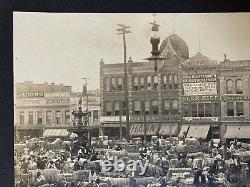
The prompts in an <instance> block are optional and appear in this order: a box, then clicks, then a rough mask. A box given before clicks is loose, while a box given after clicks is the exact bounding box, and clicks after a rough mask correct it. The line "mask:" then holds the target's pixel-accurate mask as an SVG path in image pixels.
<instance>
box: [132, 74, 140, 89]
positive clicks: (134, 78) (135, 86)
mask: <svg viewBox="0 0 250 187" xmlns="http://www.w3.org/2000/svg"><path fill="white" fill-rule="evenodd" d="M133 86H134V91H138V90H139V81H138V77H137V76H134V77H133Z"/></svg>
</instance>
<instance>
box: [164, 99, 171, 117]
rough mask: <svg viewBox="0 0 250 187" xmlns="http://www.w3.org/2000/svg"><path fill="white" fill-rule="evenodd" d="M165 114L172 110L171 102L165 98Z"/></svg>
mask: <svg viewBox="0 0 250 187" xmlns="http://www.w3.org/2000/svg"><path fill="white" fill-rule="evenodd" d="M162 112H163V114H169V112H170V103H169V101H168V100H164V102H163V111H162Z"/></svg>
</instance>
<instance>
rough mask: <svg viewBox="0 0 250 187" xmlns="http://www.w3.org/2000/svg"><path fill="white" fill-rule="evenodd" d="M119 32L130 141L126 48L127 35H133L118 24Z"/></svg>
mask: <svg viewBox="0 0 250 187" xmlns="http://www.w3.org/2000/svg"><path fill="white" fill-rule="evenodd" d="M118 27H119V28H118V29H116V31H118V34H119V35H122V38H123V50H124V51H123V54H124V89H125V108H126V138H127V140H128V141H129V140H130V134H129V129H130V127H129V106H128V104H129V98H128V97H129V95H128V74H127V47H126V34H129V33H131V31H129V30H128V29H129V28H131V27H130V26H126V25H124V24H118Z"/></svg>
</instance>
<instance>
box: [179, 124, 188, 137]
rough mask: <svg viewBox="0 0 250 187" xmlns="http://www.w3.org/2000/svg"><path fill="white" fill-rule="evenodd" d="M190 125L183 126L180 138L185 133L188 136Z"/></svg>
mask: <svg viewBox="0 0 250 187" xmlns="http://www.w3.org/2000/svg"><path fill="white" fill-rule="evenodd" d="M188 128H189V125H182V126H181V130H180V132H179V135H178V137H183V133H184V132H185V133H186V134H187V132H188Z"/></svg>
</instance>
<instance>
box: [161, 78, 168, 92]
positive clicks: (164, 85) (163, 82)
mask: <svg viewBox="0 0 250 187" xmlns="http://www.w3.org/2000/svg"><path fill="white" fill-rule="evenodd" d="M162 89H163V90H166V89H167V76H166V75H163V76H162Z"/></svg>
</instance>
